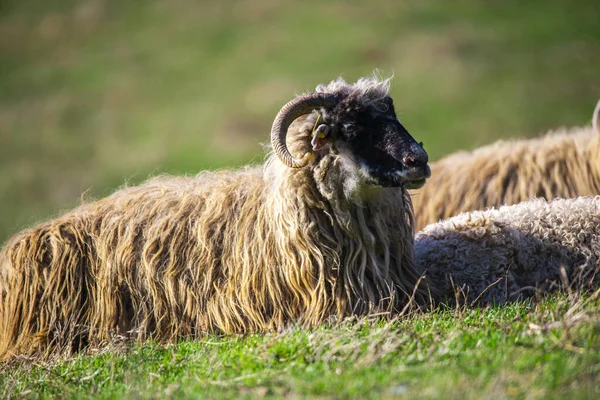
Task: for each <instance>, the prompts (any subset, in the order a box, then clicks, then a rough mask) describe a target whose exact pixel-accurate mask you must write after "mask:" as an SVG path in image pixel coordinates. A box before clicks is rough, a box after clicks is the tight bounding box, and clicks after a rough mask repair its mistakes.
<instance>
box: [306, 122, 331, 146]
mask: <svg viewBox="0 0 600 400" xmlns="http://www.w3.org/2000/svg"><path fill="white" fill-rule="evenodd" d="M328 133H329V126H327V125H325V124H321V125H319V126H318V127H317V129H314V130H313V134H312V140H311V141H310V144H311V145H312V149H313V151H319V150H321V149H322V148H323V146H325V144H326V143H327V141H326V140H325V138H327V134H328Z"/></svg>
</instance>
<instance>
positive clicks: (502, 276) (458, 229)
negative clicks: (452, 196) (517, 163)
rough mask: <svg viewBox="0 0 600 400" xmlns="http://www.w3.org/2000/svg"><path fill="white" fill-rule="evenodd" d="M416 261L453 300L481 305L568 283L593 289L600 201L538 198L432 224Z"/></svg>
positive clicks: (420, 240) (599, 258) (598, 276)
mask: <svg viewBox="0 0 600 400" xmlns="http://www.w3.org/2000/svg"><path fill="white" fill-rule="evenodd" d="M415 262H416V264H417V265H418V266H419V267H420V268H421V270H422V272H423V273H425V274H426V275H427V277H428V280H429V281H431V282H435V283H436V284H439V285H440V286H441V287H442V288H443V290H444V292H445V293H446V296H448V297H451V298H454V296H455V291H456V290H460V291H462V292H463V294H464V295H465V297H466V298H467V299H468V300H470V301H477V302H479V303H502V302H505V301H508V300H514V299H516V298H519V297H524V296H528V295H531V294H533V293H535V292H537V291H539V290H541V291H547V290H551V289H552V288H556V287H558V286H560V285H561V284H562V283H564V282H563V280H565V279H566V280H567V281H568V282H569V283H570V284H571V285H573V286H574V287H576V288H578V289H585V288H587V287H591V286H592V285H595V284H597V283H598V282H599V281H600V196H596V197H579V198H576V199H568V200H563V199H555V200H554V201H551V202H547V201H546V200H544V199H535V200H531V201H527V202H523V203H520V204H517V205H512V206H503V207H500V208H499V209H490V210H486V211H475V212H468V213H462V214H460V215H458V216H456V217H454V218H450V219H447V220H445V221H442V222H438V223H435V224H431V225H428V226H427V227H426V228H425V229H424V230H423V231H422V232H420V233H418V234H417V235H416V236H415ZM562 271H564V272H562ZM563 274H564V275H563Z"/></svg>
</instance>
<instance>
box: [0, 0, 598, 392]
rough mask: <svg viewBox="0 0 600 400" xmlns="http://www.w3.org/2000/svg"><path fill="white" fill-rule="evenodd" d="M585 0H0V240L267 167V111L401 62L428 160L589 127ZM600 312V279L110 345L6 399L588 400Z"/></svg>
mask: <svg viewBox="0 0 600 400" xmlns="http://www.w3.org/2000/svg"><path fill="white" fill-rule="evenodd" d="M596 3H597V2H595V1H583V0H581V1H579V0H578V1H570V2H567V1H561V0H551V1H547V2H544V3H543V5H541V4H539V3H537V2H529V3H524V2H517V1H512V0H511V1H505V2H494V1H489V2H481V1H475V0H465V1H459V2H452V3H450V2H444V1H442V0H429V1H422V2H394V1H387V0H374V1H372V2H369V5H368V6H367V5H366V4H363V3H362V2H349V3H347V2H328V3H324V2H317V1H307V2H298V3H297V2H292V1H283V2H277V1H269V0H259V1H256V2H238V1H232V0H227V1H223V2H194V1H191V0H175V1H158V0H151V1H147V2H143V4H142V3H140V2H134V1H130V0H126V1H116V0H85V1H74V0H55V1H51V2H48V1H40V0H28V1H22V2H11V1H8V2H1V3H0V159H1V160H2V161H1V162H0V242H4V241H5V240H6V239H7V238H8V237H9V236H10V235H11V234H13V233H15V232H16V231H18V230H19V229H22V228H24V227H27V226H32V225H34V224H35V223H37V222H39V221H41V220H44V219H48V218H51V217H52V216H55V215H58V214H60V213H61V210H65V209H69V208H71V207H73V206H75V205H77V204H79V203H80V202H81V199H82V198H85V199H93V198H99V197H102V196H104V195H107V194H109V193H111V192H112V191H114V190H115V189H117V188H118V187H120V186H122V185H124V184H129V185H130V184H135V183H138V182H141V181H143V180H145V179H146V178H147V177H148V176H152V175H157V174H161V173H172V174H194V173H196V172H198V171H200V170H203V169H218V168H225V167H236V166H239V165H243V164H246V163H258V162H261V161H262V159H263V150H262V147H261V143H263V142H266V141H267V135H268V131H269V129H270V126H271V122H272V118H273V116H274V115H275V113H276V112H277V111H278V110H279V108H280V107H281V105H282V104H284V103H285V102H286V101H288V100H289V99H291V98H292V97H293V96H294V94H295V93H299V92H304V91H310V90H312V89H314V86H315V85H316V84H318V83H325V82H328V81H330V80H331V79H333V78H335V77H337V76H339V75H342V76H344V77H345V78H346V79H348V80H351V81H353V80H355V79H356V78H357V77H359V76H363V75H368V74H370V73H371V72H372V71H373V70H374V69H375V68H380V69H381V70H382V72H383V73H384V74H391V73H393V74H394V80H393V82H392V95H393V97H394V99H395V101H396V104H397V111H398V114H399V117H400V119H401V121H402V122H403V124H404V125H405V126H406V127H407V128H408V130H409V131H410V132H411V134H412V135H413V136H414V137H415V139H416V140H418V141H423V142H425V148H426V150H427V151H428V152H429V155H430V157H431V159H432V160H435V159H438V158H439V157H441V156H442V155H445V154H447V153H450V152H452V151H455V150H458V149H472V148H474V147H477V146H480V145H483V144H487V143H489V142H491V141H493V140H495V139H497V138H508V137H524V136H534V135H537V134H539V133H541V132H543V131H546V130H548V129H552V128H557V127H559V126H563V125H567V126H576V125H585V124H588V123H589V121H590V118H591V113H592V110H593V107H594V105H595V104H596V101H597V100H598V98H599V97H600V79H599V77H598V71H600V27H599V25H598V20H599V19H600V6H599V5H598V4H596ZM417 195H418V193H417ZM599 307H600V299H599V295H598V294H597V293H596V294H593V295H591V294H586V295H583V296H582V295H579V294H577V293H570V294H559V295H556V296H550V297H547V298H544V299H534V300H530V301H527V302H519V303H514V304H509V305H505V306H497V307H490V308H484V309H479V308H470V307H462V306H461V307H458V306H457V307H454V306H452V305H449V306H448V307H444V308H441V309H439V310H437V311H435V312H429V313H413V314H410V315H404V316H400V317H398V318H397V319H395V320H393V321H386V320H383V319H377V318H375V319H373V320H360V321H348V322H347V323H344V324H341V325H335V326H323V327H322V328H319V329H315V330H311V331H307V330H302V329H299V328H294V327H290V328H289V330H286V331H282V332H279V333H278V334H270V335H250V336H247V337H212V336H208V337H206V339H205V340H202V341H183V342H180V343H176V344H173V345H171V346H166V347H163V346H158V345H156V344H153V343H141V344H136V345H125V344H123V343H118V342H117V343H114V344H113V345H112V347H111V348H109V349H98V351H96V352H92V354H89V355H81V356H80V357H77V358H76V359H71V360H58V361H56V362H53V363H30V362H26V361H25V360H17V361H15V362H11V363H8V364H5V365H2V366H1V367H0V396H1V397H2V398H5V397H10V396H15V397H17V396H22V397H28V398H38V397H40V398H46V397H68V398H87V397H98V398H122V397H142V398H150V397H157V398H162V397H165V396H166V397H177V398H179V397H208V398H224V397H229V398H240V397H244V398H245V397H248V398H255V397H283V396H290V397H324V398H340V397H344V398H345V397H361V398H363V397H372V398H382V397H384V398H385V397H387V398H414V397H423V398H440V397H444V398H482V397H484V398H488V397H494V398H501V397H508V398H564V397H567V396H568V397H571V398H595V397H598V396H599V394H600V385H599V384H598V382H599V381H600V345H599V344H598V340H597V339H598V337H599V335H600V313H599V311H598V310H599ZM0 334H1V333H0Z"/></svg>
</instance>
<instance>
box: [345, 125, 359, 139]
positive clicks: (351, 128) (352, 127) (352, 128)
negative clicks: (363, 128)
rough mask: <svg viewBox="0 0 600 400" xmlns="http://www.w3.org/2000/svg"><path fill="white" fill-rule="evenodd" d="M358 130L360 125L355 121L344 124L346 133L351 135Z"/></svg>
mask: <svg viewBox="0 0 600 400" xmlns="http://www.w3.org/2000/svg"><path fill="white" fill-rule="evenodd" d="M356 131H358V127H357V126H356V124H355V123H354V122H348V123H345V124H344V133H345V134H346V135H349V136H354V135H356Z"/></svg>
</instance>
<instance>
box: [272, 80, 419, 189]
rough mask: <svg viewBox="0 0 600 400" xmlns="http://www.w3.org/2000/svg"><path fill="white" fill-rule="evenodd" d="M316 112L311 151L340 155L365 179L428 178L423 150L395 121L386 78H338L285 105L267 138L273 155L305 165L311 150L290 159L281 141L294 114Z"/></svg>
mask: <svg viewBox="0 0 600 400" xmlns="http://www.w3.org/2000/svg"><path fill="white" fill-rule="evenodd" d="M314 111H316V112H318V115H319V116H318V120H317V123H316V124H315V129H314V130H313V133H312V142H311V143H312V146H313V150H314V151H315V152H318V151H321V150H322V149H324V148H326V147H327V148H329V149H330V151H334V152H339V153H340V154H343V155H344V156H345V159H347V160H349V162H352V163H354V164H355V166H356V168H357V169H358V171H359V173H360V175H361V177H362V178H363V180H364V182H365V183H367V184H371V185H377V186H387V187H399V186H402V187H405V188H410V189H412V188H418V187H421V186H423V184H424V183H425V180H426V179H427V178H429V176H430V174H431V171H430V169H429V166H428V165H427V162H428V156H427V153H426V152H425V150H424V149H423V147H422V145H421V144H419V143H417V142H416V141H415V139H413V137H412V136H411V135H410V134H409V133H408V131H407V130H406V129H405V128H404V126H402V124H401V123H400V121H398V118H397V117H396V113H395V110H394V105H393V101H392V99H391V98H390V96H389V80H379V79H377V78H363V79H361V80H359V81H358V82H356V83H355V84H353V85H350V84H347V83H346V82H344V81H343V80H342V79H338V80H336V81H333V82H332V83H330V84H329V85H327V86H319V87H317V92H316V93H311V94H306V95H303V96H300V97H297V98H296V99H294V100H292V101H290V102H289V103H288V104H286V105H285V106H284V107H283V108H282V109H281V111H280V112H279V114H278V115H277V117H276V118H275V121H274V122H273V128H272V130H271V142H272V145H273V149H274V151H275V154H277V156H278V157H279V158H280V159H281V161H282V162H283V163H284V164H286V165H287V166H289V167H291V168H302V167H305V166H306V165H308V163H309V161H310V157H311V153H306V154H305V155H304V157H303V158H302V159H296V158H294V157H293V156H292V155H291V154H290V152H289V150H288V148H287V146H286V144H285V143H286V135H287V129H288V127H289V126H290V124H291V123H292V122H293V121H294V120H295V119H296V118H298V117H300V116H302V115H306V114H309V113H312V112H314Z"/></svg>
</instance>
